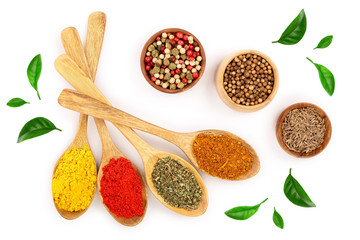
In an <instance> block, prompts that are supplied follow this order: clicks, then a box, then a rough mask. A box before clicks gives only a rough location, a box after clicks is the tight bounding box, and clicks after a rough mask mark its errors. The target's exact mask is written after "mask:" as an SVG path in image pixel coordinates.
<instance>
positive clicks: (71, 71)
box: [55, 55, 260, 180]
mask: <svg viewBox="0 0 360 240" xmlns="http://www.w3.org/2000/svg"><path fill="white" fill-rule="evenodd" d="M55 68H56V69H57V71H58V72H59V73H60V74H61V75H62V76H63V77H64V78H65V79H66V80H67V81H68V82H69V83H70V84H71V85H72V86H73V87H74V88H75V89H76V90H78V91H79V92H81V93H84V94H87V95H89V96H90V97H93V98H95V99H97V100H99V101H101V102H104V103H107V104H108V103H109V102H108V101H107V99H106V98H105V97H104V95H103V94H102V93H101V92H100V90H99V89H98V88H96V86H95V85H94V84H93V83H92V82H91V81H90V80H89V79H88V78H87V76H86V74H84V72H83V71H81V69H79V68H78V67H77V66H76V64H74V62H73V61H72V60H71V59H70V58H69V57H68V56H66V55H61V56H59V57H58V58H57V59H56V61H55ZM80 79H81V80H80ZM59 103H60V104H62V103H61V102H60V101H59ZM77 105H78V107H79V108H81V107H85V106H79V104H77ZM67 107H68V108H69V109H72V107H73V106H67ZM104 107H106V106H105V105H104ZM95 110H99V111H101V109H95ZM82 111H85V108H84V109H83V110H82ZM92 114H94V115H95V114H96V113H95V112H94V113H92ZM102 114H105V112H103V113H102ZM110 115H111V114H110ZM119 116H120V115H119ZM119 116H116V117H115V118H111V120H110V117H111V116H107V117H109V118H107V119H106V120H109V121H113V122H115V123H121V124H123V125H126V126H129V127H133V128H135V129H138V130H141V131H144V132H148V133H151V134H154V135H156V136H159V137H161V138H163V139H165V140H167V141H169V142H172V143H174V144H175V145H176V146H178V147H179V148H180V149H181V150H182V151H183V152H184V153H185V154H186V155H187V157H188V158H189V159H190V161H191V162H192V163H193V164H194V165H195V166H196V167H197V168H199V166H198V163H197V159H196V157H195V155H194V153H193V142H194V140H195V139H196V137H197V135H199V134H201V133H204V134H214V135H228V136H230V137H231V138H233V139H235V140H237V141H239V142H241V143H242V144H243V145H244V146H245V147H246V148H247V149H248V150H249V151H250V153H251V155H252V157H253V159H254V161H253V165H252V168H251V169H250V170H249V171H248V173H247V174H245V175H241V176H239V177H238V178H237V179H233V180H244V179H248V178H250V177H253V176H254V175H256V174H257V173H258V171H259V169H260V161H259V157H258V156H257V154H256V152H255V150H254V149H253V148H252V147H251V146H250V145H249V144H248V143H247V142H246V141H245V140H243V139H241V138H240V137H238V136H236V135H234V134H232V133H229V132H226V131H221V130H203V131H198V132H193V133H178V132H173V131H170V130H167V129H164V128H161V127H158V126H156V125H153V124H150V123H147V122H145V121H143V120H140V119H138V118H135V117H133V116H131V115H128V114H126V116H127V117H132V118H130V119H131V120H129V121H127V122H125V120H126V119H123V118H117V117H119ZM122 116H123V117H125V115H122ZM98 117H104V118H105V115H104V116H102V115H98ZM200 170H201V171H203V172H204V173H207V174H209V173H208V172H206V171H204V170H202V169H200Z"/></svg>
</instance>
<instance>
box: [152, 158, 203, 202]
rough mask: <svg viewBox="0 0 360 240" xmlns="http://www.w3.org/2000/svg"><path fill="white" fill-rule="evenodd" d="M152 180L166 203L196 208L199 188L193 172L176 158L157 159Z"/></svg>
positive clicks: (200, 192)
mask: <svg viewBox="0 0 360 240" xmlns="http://www.w3.org/2000/svg"><path fill="white" fill-rule="evenodd" d="M152 181H153V183H154V186H155V188H156V190H157V191H158V193H159V195H160V196H161V197H162V198H163V199H164V201H165V202H166V203H168V204H170V205H171V206H173V207H177V208H184V209H197V207H198V205H199V203H200V201H201V197H202V191H201V188H200V186H199V184H198V182H197V180H196V178H195V176H194V174H193V173H192V172H191V171H190V170H189V169H188V168H186V167H184V166H182V165H181V164H180V162H179V161H178V160H174V159H172V158H170V157H167V158H164V159H159V160H158V161H157V163H156V164H155V166H154V170H153V172H152Z"/></svg>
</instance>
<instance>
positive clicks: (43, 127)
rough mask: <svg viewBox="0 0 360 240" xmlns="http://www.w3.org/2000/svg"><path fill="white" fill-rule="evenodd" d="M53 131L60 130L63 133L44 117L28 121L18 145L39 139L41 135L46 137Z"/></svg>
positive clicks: (20, 135)
mask: <svg viewBox="0 0 360 240" xmlns="http://www.w3.org/2000/svg"><path fill="white" fill-rule="evenodd" d="M52 130H58V131H61V129H58V128H57V127H55V125H54V124H53V123H52V122H51V121H50V120H48V119H46V118H43V117H37V118H34V119H32V120H30V121H28V122H27V123H26V124H25V125H24V126H23V128H22V129H21V131H20V134H19V137H18V141H17V142H18V143H20V142H22V141H25V140H28V139H31V138H35V137H39V136H41V135H44V134H46V133H48V132H51V131H52Z"/></svg>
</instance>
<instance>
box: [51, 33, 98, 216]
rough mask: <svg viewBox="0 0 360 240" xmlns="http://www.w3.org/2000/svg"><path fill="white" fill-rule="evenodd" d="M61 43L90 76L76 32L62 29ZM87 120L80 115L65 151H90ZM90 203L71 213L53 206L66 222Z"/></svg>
mask: <svg viewBox="0 0 360 240" xmlns="http://www.w3.org/2000/svg"><path fill="white" fill-rule="evenodd" d="M61 41H62V44H63V46H64V49H65V52H66V53H68V54H69V55H71V56H74V58H75V59H76V60H77V62H78V65H79V67H81V69H83V71H85V72H87V73H88V74H90V72H89V69H88V67H87V62H86V59H85V54H84V51H83V50H82V49H83V46H82V45H81V40H80V36H79V33H78V31H77V30H76V29H75V28H73V27H69V28H66V29H64V30H63V31H62V32H61ZM69 43H71V45H73V46H74V47H69V46H70V44H69ZM81 52H82V53H83V56H81ZM87 120H88V116H87V115H85V114H80V118H79V126H78V130H77V133H76V135H75V138H74V140H73V142H72V143H71V144H70V146H69V147H68V148H67V150H71V149H73V148H74V147H76V148H83V147H84V146H87V147H88V148H89V149H90V150H91V148H90V145H89V143H88V138H87ZM67 150H66V151H67ZM66 151H65V152H66ZM65 152H64V154H65ZM64 154H63V155H64ZM63 155H62V156H61V157H60V158H59V160H58V161H57V162H56V164H55V167H54V171H53V175H54V173H55V171H56V169H57V167H58V166H59V161H60V160H61V158H62V157H63ZM93 164H94V165H95V166H96V162H95V159H94V162H93ZM94 174H95V175H96V174H97V171H96V167H95V173H94ZM95 191H96V190H95V189H94V192H93V195H92V197H91V202H92V200H93V199H94V196H95ZM91 202H90V204H89V206H88V207H87V208H86V209H84V210H81V211H76V212H71V211H66V210H63V209H60V208H58V206H57V205H56V204H55V202H54V205H55V208H56V210H57V211H58V212H59V214H60V215H61V216H62V217H64V218H65V219H68V220H73V219H76V218H78V217H80V216H81V215H82V214H84V213H85V212H86V211H87V209H88V208H89V207H90V205H91Z"/></svg>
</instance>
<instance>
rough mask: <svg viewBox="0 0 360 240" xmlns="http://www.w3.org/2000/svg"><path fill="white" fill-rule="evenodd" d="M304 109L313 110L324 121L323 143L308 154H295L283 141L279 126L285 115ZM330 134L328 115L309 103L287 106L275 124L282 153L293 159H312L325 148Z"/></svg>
mask: <svg viewBox="0 0 360 240" xmlns="http://www.w3.org/2000/svg"><path fill="white" fill-rule="evenodd" d="M304 107H312V108H314V109H315V110H316V111H317V112H318V113H319V115H320V116H321V117H322V118H323V119H324V123H325V128H326V130H325V136H324V142H323V143H322V145H321V146H320V147H318V148H316V149H315V150H313V151H311V152H308V153H300V152H295V151H292V150H290V149H289V148H288V147H287V146H286V145H285V143H284V141H283V135H282V130H281V124H282V123H283V122H284V119H285V117H286V115H287V114H288V113H289V112H290V111H291V110H293V109H296V108H304ZM331 132H332V128H331V122H330V119H329V117H328V115H326V113H325V112H324V111H323V110H322V109H321V108H319V107H318V106H316V105H314V104H311V103H296V104H293V105H291V106H289V107H288V108H286V109H285V110H284V111H283V112H282V113H281V114H280V116H279V118H278V120H277V122H276V138H277V140H278V142H279V144H280V146H281V148H282V149H284V151H285V152H287V153H288V154H290V155H292V156H294V157H299V158H308V157H313V156H315V155H317V154H319V153H321V152H322V151H323V150H324V149H325V148H326V146H327V145H328V143H329V141H330V138H331Z"/></svg>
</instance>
